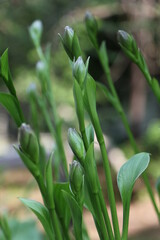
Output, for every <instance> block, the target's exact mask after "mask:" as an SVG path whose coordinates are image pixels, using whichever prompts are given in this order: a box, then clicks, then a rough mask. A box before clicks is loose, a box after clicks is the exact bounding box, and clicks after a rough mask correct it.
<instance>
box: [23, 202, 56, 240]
mask: <svg viewBox="0 0 160 240" xmlns="http://www.w3.org/2000/svg"><path fill="white" fill-rule="evenodd" d="M19 199H20V201H21V202H22V203H23V204H24V205H25V206H26V207H28V208H29V209H30V210H31V211H32V212H33V213H34V214H35V215H36V216H37V218H38V219H39V220H40V222H41V224H42V225H43V227H44V230H45V232H46V233H47V235H48V238H49V239H50V240H53V239H55V237H54V232H53V228H52V224H51V221H50V216H49V212H48V209H47V208H46V207H45V206H43V205H42V204H41V203H39V202H37V201H34V200H30V199H25V198H19Z"/></svg>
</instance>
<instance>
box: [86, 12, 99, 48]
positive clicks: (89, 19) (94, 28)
mask: <svg viewBox="0 0 160 240" xmlns="http://www.w3.org/2000/svg"><path fill="white" fill-rule="evenodd" d="M85 23H86V28H87V32H88V35H89V38H90V40H91V42H92V44H93V46H94V47H95V48H98V42H97V32H98V24H97V21H96V19H95V18H94V16H93V15H92V14H91V13H90V12H87V13H86V15H85Z"/></svg>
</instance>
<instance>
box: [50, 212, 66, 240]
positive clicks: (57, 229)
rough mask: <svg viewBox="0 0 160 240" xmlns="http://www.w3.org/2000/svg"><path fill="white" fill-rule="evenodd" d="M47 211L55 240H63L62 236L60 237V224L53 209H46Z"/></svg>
mask: <svg viewBox="0 0 160 240" xmlns="http://www.w3.org/2000/svg"><path fill="white" fill-rule="evenodd" d="M48 210H49V214H50V216H51V221H52V226H53V227H54V230H55V235H56V239H57V240H63V238H62V235H61V229H60V224H59V221H58V217H57V213H56V211H55V208H48Z"/></svg>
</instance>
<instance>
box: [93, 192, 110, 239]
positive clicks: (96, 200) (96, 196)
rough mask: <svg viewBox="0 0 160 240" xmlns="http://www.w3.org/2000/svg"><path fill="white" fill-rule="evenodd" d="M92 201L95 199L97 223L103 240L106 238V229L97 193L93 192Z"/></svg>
mask: <svg viewBox="0 0 160 240" xmlns="http://www.w3.org/2000/svg"><path fill="white" fill-rule="evenodd" d="M94 201H95V205H96V210H97V211H96V213H97V215H98V216H97V217H98V223H99V225H100V229H101V233H102V237H103V240H107V239H108V236H107V231H106V227H105V224H104V219H103V215H102V211H101V205H100V202H99V197H98V194H97V193H95V194H94Z"/></svg>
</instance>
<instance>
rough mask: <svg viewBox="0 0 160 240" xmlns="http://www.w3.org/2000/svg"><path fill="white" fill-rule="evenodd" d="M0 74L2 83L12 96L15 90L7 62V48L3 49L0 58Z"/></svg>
mask: <svg viewBox="0 0 160 240" xmlns="http://www.w3.org/2000/svg"><path fill="white" fill-rule="evenodd" d="M0 66H1V68H0V75H1V76H2V78H3V81H4V83H5V84H6V86H7V88H8V90H9V91H10V93H11V94H12V95H14V96H16V90H15V88H14V85H13V82H12V77H11V73H10V69H9V63H8V48H7V49H6V50H5V51H4V53H3V54H2V56H1V58H0Z"/></svg>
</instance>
